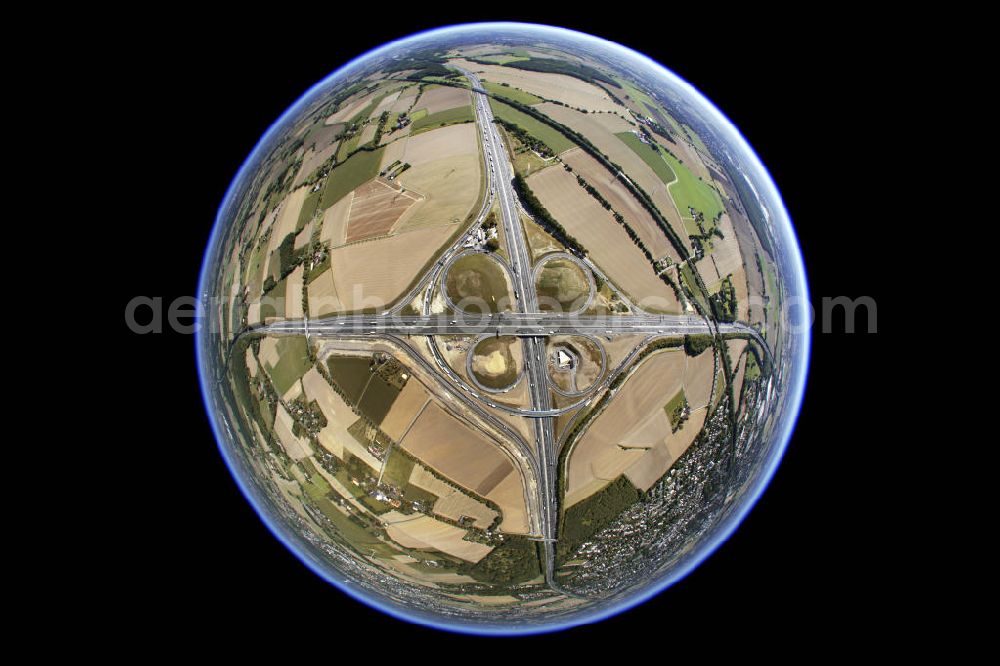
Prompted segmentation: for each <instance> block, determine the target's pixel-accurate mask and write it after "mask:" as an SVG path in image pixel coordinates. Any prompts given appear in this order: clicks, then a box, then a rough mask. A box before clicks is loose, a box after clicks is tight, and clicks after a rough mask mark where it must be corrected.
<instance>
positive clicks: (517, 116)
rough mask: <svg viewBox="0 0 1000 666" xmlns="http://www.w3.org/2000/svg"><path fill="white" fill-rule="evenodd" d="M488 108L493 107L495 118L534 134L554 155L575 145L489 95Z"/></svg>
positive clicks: (549, 128)
mask: <svg viewBox="0 0 1000 666" xmlns="http://www.w3.org/2000/svg"><path fill="white" fill-rule="evenodd" d="M490 108H491V109H493V114H494V115H496V117H497V118H500V119H501V120H505V121H507V122H508V123H512V124H514V125H517V126H518V127H520V128H521V129H523V130H524V131H525V132H527V133H528V134H530V135H532V136H534V137H535V138H537V139H538V140H540V141H541V142H542V143H544V144H545V145H546V146H548V147H549V148H551V149H552V151H553V152H554V153H555V154H556V155H558V154H559V153H561V152H563V151H566V150H569V149H570V148H573V147H574V146H575V145H576V144H575V143H573V142H572V141H570V140H569V139H567V138H566V137H565V136H563V135H562V134H561V133H560V132H558V131H556V130H555V129H553V128H552V127H550V126H548V125H546V124H545V123H543V122H540V121H538V120H535V119H534V118H532V117H531V116H529V115H527V114H526V113H522V112H520V111H518V110H517V109H515V108H514V107H512V106H511V105H509V104H504V103H503V102H501V101H498V100H496V99H493V98H492V97H491V98H490Z"/></svg>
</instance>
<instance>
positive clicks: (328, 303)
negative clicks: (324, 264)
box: [306, 269, 344, 318]
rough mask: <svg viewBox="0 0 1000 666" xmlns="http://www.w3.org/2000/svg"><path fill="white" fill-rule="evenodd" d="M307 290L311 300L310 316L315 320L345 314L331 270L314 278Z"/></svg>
mask: <svg viewBox="0 0 1000 666" xmlns="http://www.w3.org/2000/svg"><path fill="white" fill-rule="evenodd" d="M306 289H307V290H308V298H309V314H311V315H312V316H313V318H316V317H325V316H326V315H328V314H333V313H335V312H343V310H344V304H343V302H342V301H341V300H340V297H339V296H338V295H337V286H336V285H335V284H334V282H333V271H332V270H331V269H327V270H326V271H324V272H323V273H322V274H320V275H319V276H317V277H316V278H314V279H313V281H312V282H310V283H309V286H308V287H307V288H306Z"/></svg>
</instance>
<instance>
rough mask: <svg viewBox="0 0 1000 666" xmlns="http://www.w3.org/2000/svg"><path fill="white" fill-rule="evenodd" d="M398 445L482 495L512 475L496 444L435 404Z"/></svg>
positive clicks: (510, 467) (511, 467) (425, 411)
mask: <svg viewBox="0 0 1000 666" xmlns="http://www.w3.org/2000/svg"><path fill="white" fill-rule="evenodd" d="M400 444H401V446H402V447H403V448H404V449H406V450H407V451H409V452H410V453H411V454H412V455H414V456H416V457H417V458H419V459H420V460H423V461H424V462H426V463H427V464H428V465H430V466H431V467H433V468H434V469H436V470H437V471H438V472H440V473H441V474H443V475H445V476H446V477H448V478H449V479H451V480H452V481H454V482H455V483H457V484H459V485H461V486H464V487H466V488H469V489H470V490H472V491H473V492H476V493H478V494H480V495H484V496H485V495H487V494H488V493H489V492H490V491H492V490H493V489H494V488H495V487H496V486H497V484H498V483H500V481H502V480H503V479H504V478H505V477H506V476H507V475H508V474H511V473H513V472H514V467H513V465H512V464H511V462H510V461H509V460H508V459H507V457H506V456H505V455H504V454H503V453H501V452H500V449H499V447H498V446H497V445H495V444H494V443H493V442H492V441H490V440H489V439H487V438H486V436H485V435H483V434H481V433H480V432H479V431H477V430H475V429H473V428H471V427H470V426H468V425H466V424H464V423H462V422H461V421H459V420H458V419H457V418H455V417H454V416H452V415H451V414H449V413H448V412H446V411H445V410H444V409H443V408H442V407H441V406H439V405H438V404H437V403H432V404H430V405H428V406H427V408H426V409H424V411H423V413H421V415H420V417H419V418H418V419H417V421H416V423H414V424H413V426H412V427H411V428H410V431H409V432H408V433H407V434H406V437H404V438H403V440H402V442H400Z"/></svg>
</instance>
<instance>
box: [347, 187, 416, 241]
mask: <svg viewBox="0 0 1000 666" xmlns="http://www.w3.org/2000/svg"><path fill="white" fill-rule="evenodd" d="M345 198H346V197H345ZM419 200H420V198H419V196H417V195H416V194H414V193H411V192H402V191H401V190H400V188H398V187H396V186H394V185H392V184H391V183H389V182H388V181H386V180H385V179H383V178H373V179H371V180H370V181H368V182H367V183H365V184H364V185H361V186H360V187H358V188H356V189H355V190H354V198H353V200H352V201H351V212H350V215H349V217H348V222H347V238H346V241H347V242H348V243H353V242H354V241H358V240H365V239H367V238H376V237H378V236H385V235H386V234H388V233H389V230H390V229H392V226H393V224H395V223H396V220H398V219H399V218H400V216H401V215H403V213H405V212H406V211H407V209H409V208H410V206H412V205H413V204H415V203H416V202H417V201H419Z"/></svg>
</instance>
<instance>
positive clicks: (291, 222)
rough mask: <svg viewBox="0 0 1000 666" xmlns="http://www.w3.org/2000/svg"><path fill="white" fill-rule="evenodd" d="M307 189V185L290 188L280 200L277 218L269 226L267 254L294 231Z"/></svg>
mask: <svg viewBox="0 0 1000 666" xmlns="http://www.w3.org/2000/svg"><path fill="white" fill-rule="evenodd" d="M308 189H309V188H308V187H300V188H299V189H297V190H292V192H291V193H290V194H289V195H288V196H287V197H285V200H284V201H282V202H281V207H280V209H279V211H278V218H277V220H275V222H274V225H273V226H272V227H271V239H270V240H269V241H268V245H267V253H268V255H270V254H271V253H273V252H274V251H275V250H277V249H278V246H279V245H281V241H283V240H285V236H287V235H288V234H290V233H292V232H293V231H295V225H296V223H297V222H298V221H299V213H300V212H302V203H303V202H304V201H305V200H306V194H308Z"/></svg>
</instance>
